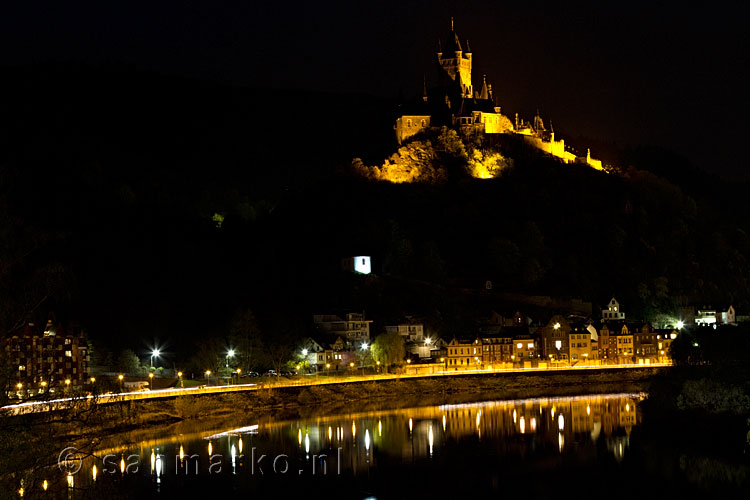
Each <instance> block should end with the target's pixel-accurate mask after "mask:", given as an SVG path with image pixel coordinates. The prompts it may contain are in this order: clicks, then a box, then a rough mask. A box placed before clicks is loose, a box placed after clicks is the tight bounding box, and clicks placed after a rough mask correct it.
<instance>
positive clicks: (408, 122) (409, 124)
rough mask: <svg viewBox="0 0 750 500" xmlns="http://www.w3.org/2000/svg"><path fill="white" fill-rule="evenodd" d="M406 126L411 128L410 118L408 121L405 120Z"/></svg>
mask: <svg viewBox="0 0 750 500" xmlns="http://www.w3.org/2000/svg"><path fill="white" fill-rule="evenodd" d="M406 126H407V127H411V118H409V119H408V120H406Z"/></svg>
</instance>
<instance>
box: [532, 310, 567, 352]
mask: <svg viewBox="0 0 750 500" xmlns="http://www.w3.org/2000/svg"><path fill="white" fill-rule="evenodd" d="M570 331H571V326H570V323H569V322H568V320H567V319H566V318H565V317H564V316H562V315H561V314H556V315H554V316H552V317H551V318H550V320H549V321H548V322H547V324H546V325H544V326H543V327H542V328H540V332H541V335H540V339H541V341H540V342H541V346H540V350H541V352H540V355H541V357H542V358H544V359H546V360H549V361H550V362H560V361H566V362H567V361H568V360H569V359H570Z"/></svg>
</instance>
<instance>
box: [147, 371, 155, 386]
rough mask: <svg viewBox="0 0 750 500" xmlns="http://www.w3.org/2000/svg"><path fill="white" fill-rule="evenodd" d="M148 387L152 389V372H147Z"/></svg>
mask: <svg viewBox="0 0 750 500" xmlns="http://www.w3.org/2000/svg"><path fill="white" fill-rule="evenodd" d="M148 388H149V390H154V372H150V373H149V374H148Z"/></svg>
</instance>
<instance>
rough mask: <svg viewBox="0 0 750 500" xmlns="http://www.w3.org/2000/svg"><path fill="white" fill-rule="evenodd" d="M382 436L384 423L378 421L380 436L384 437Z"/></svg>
mask: <svg viewBox="0 0 750 500" xmlns="http://www.w3.org/2000/svg"><path fill="white" fill-rule="evenodd" d="M382 435H383V421H382V420H378V436H382Z"/></svg>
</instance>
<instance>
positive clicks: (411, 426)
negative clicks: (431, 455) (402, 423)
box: [409, 418, 413, 435]
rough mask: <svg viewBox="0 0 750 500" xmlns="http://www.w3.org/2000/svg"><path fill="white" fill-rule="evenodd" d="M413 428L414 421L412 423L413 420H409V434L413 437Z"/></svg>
mask: <svg viewBox="0 0 750 500" xmlns="http://www.w3.org/2000/svg"><path fill="white" fill-rule="evenodd" d="M412 428H413V424H412V421H411V418H410V419H409V434H410V435H411V431H412Z"/></svg>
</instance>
